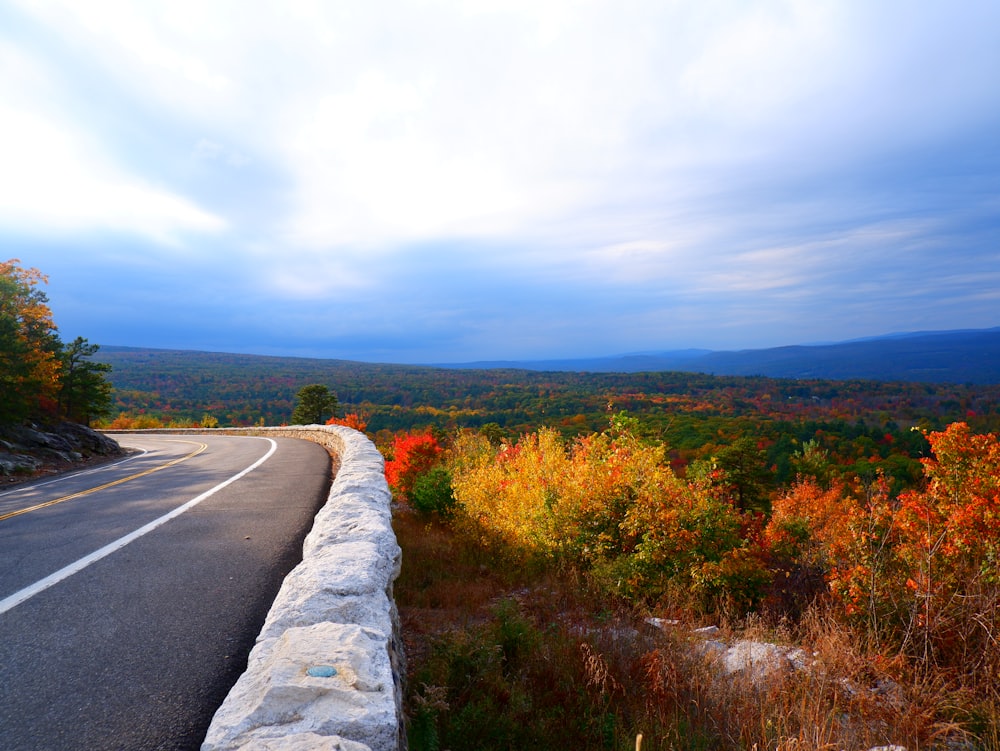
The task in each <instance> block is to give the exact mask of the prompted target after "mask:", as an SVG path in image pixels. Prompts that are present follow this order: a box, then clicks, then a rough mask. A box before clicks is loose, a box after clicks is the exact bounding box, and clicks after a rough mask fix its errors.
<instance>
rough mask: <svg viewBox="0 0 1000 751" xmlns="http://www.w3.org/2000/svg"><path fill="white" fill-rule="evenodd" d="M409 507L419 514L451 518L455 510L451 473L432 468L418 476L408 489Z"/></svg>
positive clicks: (441, 468) (443, 469)
mask: <svg viewBox="0 0 1000 751" xmlns="http://www.w3.org/2000/svg"><path fill="white" fill-rule="evenodd" d="M410 506H412V507H413V509H414V510H415V511H418V512H420V513H421V514H438V515H439V516H451V515H452V513H453V512H454V510H455V495H454V493H453V492H452V490H451V472H449V471H448V470H447V469H445V468H444V467H432V468H431V469H430V470H428V471H427V472H425V473H424V474H422V475H419V476H418V477H417V478H416V479H415V480H414V481H413V487H412V488H411V489H410Z"/></svg>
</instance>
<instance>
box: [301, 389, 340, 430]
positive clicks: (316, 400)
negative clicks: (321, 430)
mask: <svg viewBox="0 0 1000 751" xmlns="http://www.w3.org/2000/svg"><path fill="white" fill-rule="evenodd" d="M295 400H296V404H295V409H294V410H293V411H292V425H322V424H323V423H324V422H326V420H327V417H329V416H331V415H336V414H337V397H336V395H335V394H334V393H333V392H332V391H330V389H329V387H328V386H324V385H323V384H320V383H313V384H310V385H309V386H303V387H302V388H301V389H299V392H298V393H297V394H296V395H295Z"/></svg>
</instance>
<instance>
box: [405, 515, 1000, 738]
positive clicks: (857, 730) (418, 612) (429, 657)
mask: <svg viewBox="0 0 1000 751" xmlns="http://www.w3.org/2000/svg"><path fill="white" fill-rule="evenodd" d="M394 524H395V529H396V534H397V537H398V539H399V542H400V545H401V546H402V548H403V568H402V573H401V575H400V577H399V579H398V580H397V581H396V585H395V596H396V602H397V604H398V606H399V609H400V615H401V618H402V629H403V639H404V643H405V647H406V651H407V660H408V677H407V678H408V680H407V691H406V711H407V715H408V735H409V743H410V748H411V749H412V750H413V751H445V750H447V751H463V750H464V749H477V751H489V750H490V749H504V750H506V749H518V750H523V749H580V750H582V751H586V750H588V749H607V750H612V749H622V750H626V749H627V750H628V751H632V749H635V748H636V747H637V736H638V735H639V734H641V735H642V743H641V749H642V751H661V750H662V751H668V750H669V751H688V750H690V751H696V750H697V751H708V750H715V749H719V750H724V751H729V750H732V751H744V750H745V751H751V749H757V751H764V750H765V749H770V750H773V751H793V750H794V751H804V750H805V749H816V750H820V749H831V750H838V751H839V750H843V751H854V750H855V749H857V750H859V751H866V750H867V749H869V748H872V747H875V746H880V745H889V744H899V745H902V746H905V747H907V748H908V749H909V750H910V751H915V750H916V749H936V748H940V749H946V748H947V749H951V750H955V749H962V750H963V751H972V749H982V750H983V751H995V750H997V749H1000V743H998V740H1000V738H998V730H997V729H998V728H1000V716H998V714H1000V710H998V709H997V707H998V706H1000V701H997V700H998V699H1000V695H997V694H995V693H994V694H991V695H985V696H984V695H978V694H977V695H967V694H963V693H962V692H960V691H956V690H955V688H954V687H953V686H951V685H949V684H948V682H947V681H945V680H934V679H933V678H929V677H927V676H924V677H922V678H921V677H920V676H919V675H918V673H916V672H914V671H912V670H910V669H909V666H906V665H901V664H896V663H892V662H890V663H888V664H887V663H886V662H885V661H882V660H880V658H877V657H876V654H875V653H874V651H873V650H869V649H866V648H865V647H864V645H860V644H859V643H858V640H857V639H856V638H855V636H854V635H853V634H852V633H851V632H850V631H849V630H847V628H846V627H844V626H843V625H841V624H840V623H838V622H837V621H836V620H835V619H833V618H832V617H829V616H827V615H825V614H823V612H822V611H821V610H819V609H815V608H814V609H812V610H810V611H808V612H807V613H806V614H805V615H804V616H803V617H802V618H801V619H799V620H798V621H796V622H795V623H791V624H789V623H783V622H777V623H765V622H763V621H761V620H760V619H750V620H744V621H742V622H739V623H733V624H726V623H721V624H720V625H721V626H722V634H723V636H724V637H725V638H727V639H729V640H732V639H736V638H755V639H759V640H767V641H772V642H778V643H789V644H797V645H804V646H805V647H806V648H807V651H808V653H809V654H810V656H811V660H812V665H813V667H812V668H811V669H809V670H788V671H784V672H780V673H779V674H776V675H775V676H773V677H772V678H771V679H770V680H767V681H765V682H763V683H762V682H760V681H755V680H753V679H752V678H751V677H750V676H747V675H741V674H736V675H734V676H724V675H722V674H721V672H720V671H719V670H718V668H717V666H716V665H714V664H712V663H711V662H710V661H708V660H707V659H706V658H705V657H704V656H702V653H701V652H699V650H697V649H696V648H694V646H693V645H694V643H695V640H694V638H693V637H692V636H691V630H692V629H693V628H694V627H696V626H699V625H704V624H703V622H701V621H699V620H698V619H697V618H696V617H695V616H694V615H693V614H687V615H685V614H684V613H678V612H671V613H669V617H671V618H680V620H681V623H679V624H678V625H676V626H675V627H673V628H671V629H669V630H666V631H664V630H660V629H655V628H652V627H650V626H648V625H647V624H646V623H645V622H644V616H645V615H648V614H647V613H644V612H642V611H639V610H637V609H635V608H633V607H631V606H630V605H629V604H628V603H625V602H622V601H617V600H614V599H611V598H609V597H608V596H607V595H606V594H603V593H602V592H601V591H600V590H598V589H597V588H596V587H594V586H591V584H590V582H589V581H588V580H587V578H586V577H585V576H584V575H582V574H580V573H579V572H575V571H572V570H563V571H560V570H553V568H552V567H546V566H544V565H539V564H538V562H531V561H526V560H523V559H521V558H519V556H518V555H517V554H516V552H514V551H509V550H508V551H504V550H498V549H496V548H491V549H489V550H487V549H485V548H483V547H481V546H480V545H479V544H478V543H477V542H474V541H472V540H470V539H467V538H465V537H463V536H461V535H459V534H458V533H456V532H455V531H453V529H452V528H451V527H450V526H448V525H447V524H446V523H444V522H442V521H440V520H436V519H428V518H425V517H420V516H418V515H415V514H414V513H413V512H412V511H409V510H407V509H405V508H403V509H400V510H399V511H398V512H397V514H396V516H395V520H394ZM656 615H668V614H665V613H656ZM997 685H1000V680H998V684H997ZM980 693H981V692H980ZM962 740H964V741H966V742H967V744H968V745H965V746H961V745H958V743H959V742H960V741H962ZM949 744H950V745H949Z"/></svg>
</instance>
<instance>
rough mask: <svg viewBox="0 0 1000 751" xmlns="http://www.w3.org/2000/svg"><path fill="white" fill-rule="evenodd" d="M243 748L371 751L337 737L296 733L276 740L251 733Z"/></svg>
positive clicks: (257, 749) (285, 750)
mask: <svg viewBox="0 0 1000 751" xmlns="http://www.w3.org/2000/svg"><path fill="white" fill-rule="evenodd" d="M243 748H244V749H246V751H371V748H370V747H369V746H366V745H365V744H364V743H355V742H354V741H349V740H345V739H344V738H341V737H340V736H337V735H325V736H324V735H316V734H315V733H296V734H295V735H282V736H278V737H276V738H268V737H266V736H258V735H257V734H255V733H250V734H248V736H247V741H246V745H245V746H243Z"/></svg>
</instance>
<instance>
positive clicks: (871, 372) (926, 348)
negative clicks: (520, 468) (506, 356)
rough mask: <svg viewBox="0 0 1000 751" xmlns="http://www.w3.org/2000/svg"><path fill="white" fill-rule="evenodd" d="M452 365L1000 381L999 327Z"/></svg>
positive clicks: (943, 380)
mask: <svg viewBox="0 0 1000 751" xmlns="http://www.w3.org/2000/svg"><path fill="white" fill-rule="evenodd" d="M441 367H451V368H473V369H478V368H497V367H503V368H522V369H526V370H542V371H545V370H547V371H587V372H594V373H613V372H619V373H638V372H643V371H665V370H673V371H681V372H686V373H706V374H711V375H760V376H769V377H771V378H822V379H827V380H852V379H866V380H874V381H906V382H914V383H975V384H996V383H1000V328H994V329H982V330H971V331H939V332H916V333H908V334H895V335H889V336H883V337H875V338H872V339H863V340H857V341H848V342H839V343H835V344H824V345H799V346H787V347H773V348H769V349H748V350H740V351H735V352H728V351H717V352H713V351H709V350H699V349H690V350H678V351H670V352H648V353H642V354H630V355H620V356H618V357H598V358H587V359H571V360H532V361H493V362H474V363H463V364H457V365H455V364H452V365H442V366H441Z"/></svg>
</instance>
